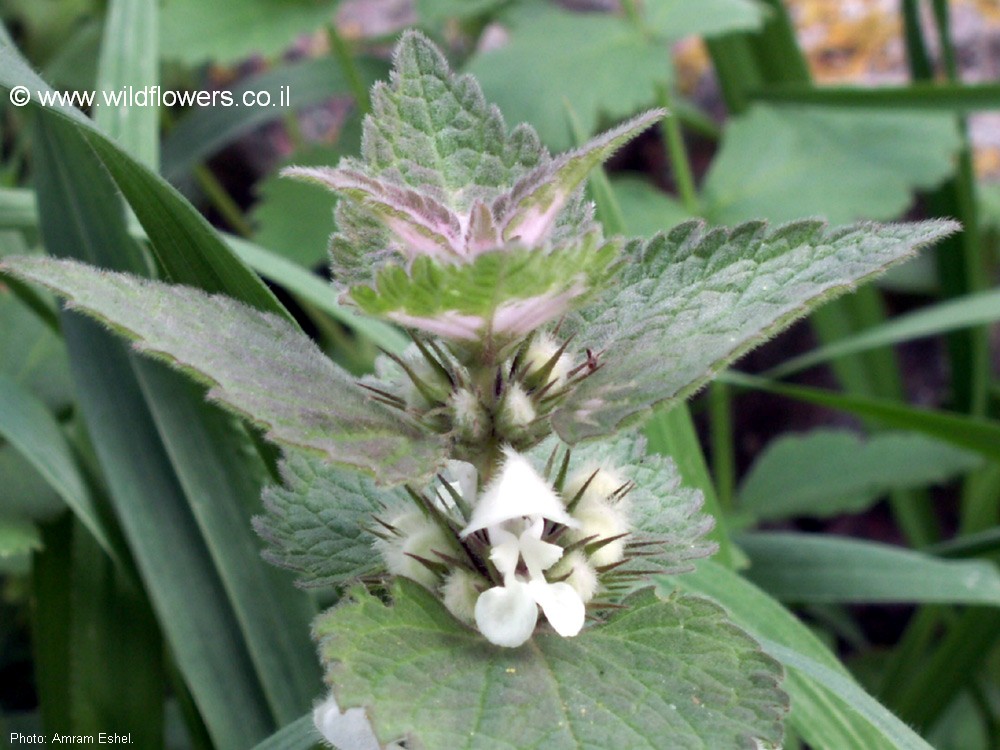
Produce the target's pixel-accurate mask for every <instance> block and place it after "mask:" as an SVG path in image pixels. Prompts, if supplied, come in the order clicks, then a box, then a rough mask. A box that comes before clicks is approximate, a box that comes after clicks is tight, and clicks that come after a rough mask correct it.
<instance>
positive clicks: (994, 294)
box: [767, 264, 1000, 378]
mask: <svg viewBox="0 0 1000 750" xmlns="http://www.w3.org/2000/svg"><path fill="white" fill-rule="evenodd" d="M907 267H909V264H908V265H907ZM900 268H902V266H901V267H900ZM997 320H1000V290H996V289H992V290H990V291H986V292H979V293H976V294H968V295H964V296H962V297H958V298H957V299H951V300H946V301H944V302H938V303H936V304H934V305H930V306H928V307H925V308H922V309H920V310H916V311H914V312H911V313H908V314H906V315H900V316H898V317H895V318H893V319H891V320H888V321H886V322H885V323H882V324H881V325H878V326H875V327H873V328H867V329H865V330H864V331H861V332H860V333H857V334H855V335H853V336H849V337H847V338H843V339H839V340H837V341H834V342H832V343H830V344H827V345H825V346H822V347H820V348H819V349H815V350H813V351H811V352H807V353H805V354H802V355H800V356H798V357H795V358H793V359H790V360H787V361H785V362H783V363H782V364H780V365H779V366H778V367H775V368H773V369H771V370H769V371H768V372H767V376H768V377H771V378H783V377H785V376H787V375H790V374H792V373H795V372H798V371H800V370H804V369H806V368H808V367H813V366H815V365H818V364H821V363H823V362H829V361H830V360H831V359H835V358H837V357H844V356H847V355H848V354H857V353H858V352H865V351H870V350H872V349H877V348H879V347H883V346H892V345H893V344H899V343H902V342H904V341H912V340H913V339H918V338H923V337H925V336H935V335H937V334H939V333H948V332H950V331H955V330H959V329H962V328H968V327H972V326H977V325H982V324H984V323H995V322H996V321H997Z"/></svg>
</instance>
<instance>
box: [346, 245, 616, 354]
mask: <svg viewBox="0 0 1000 750" xmlns="http://www.w3.org/2000/svg"><path fill="white" fill-rule="evenodd" d="M617 254H618V243H617V242H614V241H610V242H604V241H602V240H600V238H599V235H598V234H596V233H595V234H591V235H588V236H586V237H584V238H582V240H581V241H579V243H578V244H575V245H571V246H569V247H563V248H557V249H554V250H552V251H551V252H549V253H545V252H542V251H538V250H530V249H525V248H519V249H508V250H498V251H494V252H490V253H484V254H482V255H480V256H479V257H477V258H476V259H475V260H473V261H472V262H470V263H466V264H464V265H451V264H441V263H438V262H436V261H434V260H432V259H431V258H428V257H421V258H418V259H417V260H416V261H415V262H414V263H413V265H412V267H411V268H410V269H409V271H407V270H406V269H404V268H402V267H401V266H397V265H389V266H386V267H385V268H383V269H382V270H381V271H380V272H379V273H378V275H377V278H376V286H375V288H374V289H372V288H371V287H367V286H359V287H355V288H353V289H352V290H351V296H352V297H353V299H354V301H355V302H356V303H357V304H358V306H359V307H360V308H361V309H362V310H363V311H364V312H366V313H369V314H371V315H379V316H383V317H387V318H389V319H391V320H393V321H395V322H397V323H400V324H402V325H405V326H410V327H413V328H421V329H423V330H426V331H430V332H431V333H435V334H438V335H441V336H446V337H449V338H454V339H460V340H467V341H475V340H478V339H479V338H480V337H481V336H484V335H491V334H498V335H507V334H510V335H514V336H523V335H525V334H527V333H530V332H531V331H532V330H534V329H535V328H537V327H538V326H540V325H542V324H543V323H546V322H548V321H550V320H552V319H554V318H556V317H559V316H560V315H562V314H563V313H565V312H566V311H567V310H568V309H569V308H570V307H571V306H575V304H576V303H578V302H579V301H580V300H579V299H578V298H582V297H584V295H585V294H586V293H587V292H588V291H589V290H590V289H592V288H593V287H594V286H596V285H599V284H600V283H602V282H603V281H604V280H605V279H606V278H607V275H608V269H609V266H610V265H611V263H612V261H613V260H614V259H615V258H616V257H617Z"/></svg>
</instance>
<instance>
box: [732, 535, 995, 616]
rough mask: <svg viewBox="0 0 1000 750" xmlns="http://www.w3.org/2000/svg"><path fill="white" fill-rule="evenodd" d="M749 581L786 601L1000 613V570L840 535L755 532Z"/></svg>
mask: <svg viewBox="0 0 1000 750" xmlns="http://www.w3.org/2000/svg"><path fill="white" fill-rule="evenodd" d="M738 543H739V545H740V546H741V547H742V549H743V551H744V552H746V553H747V556H748V557H749V558H750V562H751V566H750V568H749V569H748V570H747V573H746V575H747V577H748V578H749V579H750V580H751V581H753V582H754V583H756V584H757V585H758V586H760V587H761V588H762V589H764V590H765V591H767V592H768V593H769V594H771V595H772V596H774V597H775V598H777V599H779V600H781V601H789V602H810V603H813V602H921V603H940V604H989V605H992V606H997V607H1000V571H998V570H997V568H996V566H995V565H992V564H990V563H988V562H985V561H978V560H969V561H955V560H938V559H936V558H934V557H931V556H930V555H926V554H923V553H921V552H914V551H912V550H907V549H903V548H900V547H893V546H890V545H887V544H878V543H876V542H868V541H861V540H858V539H849V538H843V537H835V536H828V535H824V536H816V535H810V534H796V533H790V532H755V533H753V534H744V535H742V536H741V537H740V538H739V540H738Z"/></svg>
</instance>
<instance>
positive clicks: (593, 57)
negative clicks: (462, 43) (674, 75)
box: [466, 6, 671, 151]
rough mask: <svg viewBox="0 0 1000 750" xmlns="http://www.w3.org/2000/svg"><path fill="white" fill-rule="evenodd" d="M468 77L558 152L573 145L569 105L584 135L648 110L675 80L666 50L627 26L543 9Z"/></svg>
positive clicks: (476, 62) (525, 18)
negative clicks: (602, 122)
mask: <svg viewBox="0 0 1000 750" xmlns="http://www.w3.org/2000/svg"><path fill="white" fill-rule="evenodd" d="M466 70H467V71H468V72H470V73H472V74H473V75H475V76H476V78H477V79H478V80H479V82H480V84H481V85H482V87H483V90H484V91H485V92H486V96H487V97H488V98H489V100H490V101H493V102H496V103H497V104H498V105H499V106H500V109H501V110H503V112H504V114H505V115H506V117H507V118H509V119H510V120H511V121H512V122H529V123H531V124H532V125H533V126H534V127H535V128H536V129H537V130H538V134H539V135H540V136H541V138H542V140H543V141H544V142H545V143H546V144H547V145H548V146H549V147H551V148H554V149H556V150H560V151H561V150H565V149H567V148H569V147H571V146H572V145H573V138H572V136H571V134H570V132H569V129H568V128H567V125H566V109H565V103H566V102H569V105H570V106H571V107H572V108H573V110H574V111H575V112H576V113H577V114H578V115H579V117H580V122H581V125H582V126H583V130H584V135H585V136H589V135H590V134H592V133H594V132H595V131H596V130H597V126H598V121H599V117H600V115H601V114H604V115H607V116H608V117H610V118H614V119H617V118H621V117H627V116H628V115H631V114H632V113H634V112H636V111H638V110H640V109H642V108H644V107H648V106H649V105H650V104H651V103H652V102H653V101H654V100H655V96H656V86H657V85H658V84H660V83H663V82H664V81H666V80H668V79H669V78H670V76H671V72H670V67H669V56H668V55H667V53H666V47H665V45H664V44H663V43H662V42H661V41H660V40H658V39H655V38H653V37H651V36H649V35H647V34H645V33H643V30H642V29H641V28H639V27H638V26H636V25H635V24H632V23H630V22H629V21H628V20H627V19H625V18H621V17H619V16H616V15H609V14H603V13H568V12H566V11H563V10H560V9H557V8H555V7H554V6H552V7H546V6H538V7H537V8H532V9H531V11H530V12H526V13H521V14H520V15H518V16H517V17H516V18H515V26H514V28H513V29H512V31H511V38H510V41H509V42H508V43H507V44H505V45H504V46H503V47H501V48H500V49H497V50H492V51H489V52H482V53H479V54H477V55H475V56H474V57H473V58H472V61H471V62H470V64H469V65H468V66H467V67H466Z"/></svg>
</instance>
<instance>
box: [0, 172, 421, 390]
mask: <svg viewBox="0 0 1000 750" xmlns="http://www.w3.org/2000/svg"><path fill="white" fill-rule="evenodd" d="M0 226H8V227H16V228H18V229H31V230H34V229H37V227H38V208H37V206H36V205H35V196H34V193H32V192H31V191H28V190H18V189H9V188H8V189H3V188H0ZM129 232H130V234H131V235H132V236H133V237H135V238H136V239H139V240H143V241H146V240H148V238H147V237H146V234H145V230H143V229H142V227H140V226H137V225H133V226H130V228H129ZM224 239H225V241H226V244H227V245H229V249H230V250H232V252H233V253H235V254H236V255H237V256H239V258H240V259H241V260H242V261H243V262H244V263H246V264H247V265H248V266H250V267H251V268H253V269H254V270H255V271H257V272H258V273H260V274H261V275H262V276H264V277H266V278H268V279H270V280H271V281H273V282H275V283H277V284H280V285H281V286H283V287H284V288H285V289H287V290H288V291H289V292H291V293H293V294H295V295H296V296H298V297H301V298H302V299H305V300H307V301H309V302H311V303H312V304H314V305H316V306H317V307H318V308H319V309H321V310H323V311H324V312H326V313H328V314H329V315H330V316H331V317H333V318H334V319H335V320H338V321H340V322H341V323H344V324H345V325H348V326H350V327H351V328H353V329H354V330H356V331H357V332H359V333H361V334H363V335H364V336H367V337H368V338H369V339H371V341H372V342H373V343H375V344H378V345H379V346H381V347H382V348H383V349H386V350H388V351H392V352H397V353H398V352H400V351H402V350H403V348H405V346H406V344H407V343H409V339H408V338H407V337H406V336H405V335H404V334H403V333H402V332H400V331H399V330H397V329H395V328H393V327H392V326H390V325H386V324H385V323H383V322H382V321H380V320H374V319H372V318H367V317H365V316H363V315H359V314H358V313H357V312H355V311H354V310H353V309H351V308H348V307H343V306H341V305H338V304H337V302H336V300H335V299H334V292H333V290H332V289H331V287H330V285H329V284H327V283H326V282H325V281H323V280H322V279H321V278H319V277H318V276H316V275H314V274H312V273H309V272H308V271H307V270H305V269H304V268H302V267H300V266H297V265H296V264H294V263H292V262H291V261H289V260H286V259H285V258H282V257H281V256H280V255H278V254H276V253H274V252H272V251H270V250H267V249H266V248H263V247H260V246H259V245H255V244H254V243H252V242H247V241H246V240H244V239H242V238H240V237H234V236H232V235H224ZM3 299H4V298H3V297H2V296H0V305H2V303H3ZM0 309H2V308H0ZM5 333H6V331H5V329H4V328H3V327H2V326H0V344H2V343H3V341H4V340H5V339H4V335H5ZM33 372H34V371H33ZM54 372H55V374H58V369H57V368H55V369H54ZM46 373H47V374H48V376H49V377H51V376H52V375H53V373H52V372H48V371H46ZM46 373H35V375H33V376H32V378H31V382H32V383H34V384H36V385H37V384H39V383H41V382H44V381H45V380H46V377H45V375H46ZM65 377H66V379H67V380H66V382H67V386H66V387H67V389H68V388H69V385H68V375H66V376H65Z"/></svg>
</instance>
